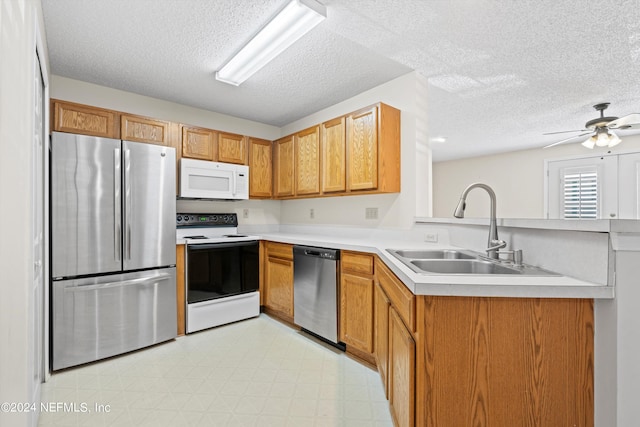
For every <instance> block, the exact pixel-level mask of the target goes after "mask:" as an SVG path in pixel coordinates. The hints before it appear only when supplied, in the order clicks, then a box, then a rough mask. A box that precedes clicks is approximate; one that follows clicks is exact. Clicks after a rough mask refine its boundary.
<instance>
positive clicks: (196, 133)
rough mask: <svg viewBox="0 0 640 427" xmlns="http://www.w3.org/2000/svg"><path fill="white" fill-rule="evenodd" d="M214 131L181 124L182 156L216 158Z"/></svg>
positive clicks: (205, 158) (203, 158)
mask: <svg viewBox="0 0 640 427" xmlns="http://www.w3.org/2000/svg"><path fill="white" fill-rule="evenodd" d="M215 136H216V134H215V132H214V131H212V130H211V129H203V128H198V127H193V126H185V125H183V126H182V157H188V158H190V159H200V160H211V161H213V160H215V159H216V157H217V156H216V144H215Z"/></svg>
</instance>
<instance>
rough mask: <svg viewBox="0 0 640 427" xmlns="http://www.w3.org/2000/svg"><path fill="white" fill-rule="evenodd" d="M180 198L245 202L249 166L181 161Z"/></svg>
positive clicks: (204, 161)
mask: <svg viewBox="0 0 640 427" xmlns="http://www.w3.org/2000/svg"><path fill="white" fill-rule="evenodd" d="M180 197H183V198H189V199H223V200H243V199H248V198H249V166H244V165H234V164H231V163H218V162H209V161H206V160H194V159H180Z"/></svg>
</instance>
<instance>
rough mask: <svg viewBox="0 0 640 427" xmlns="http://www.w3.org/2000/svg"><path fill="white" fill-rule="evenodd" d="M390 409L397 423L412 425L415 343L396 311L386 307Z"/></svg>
mask: <svg viewBox="0 0 640 427" xmlns="http://www.w3.org/2000/svg"><path fill="white" fill-rule="evenodd" d="M388 333H389V337H388V339H389V349H388V351H389V353H388V361H387V363H388V366H387V369H388V370H389V373H388V374H389V382H388V385H389V408H390V410H391V417H392V418H393V421H394V423H395V425H396V426H398V427H404V426H414V425H415V408H416V403H415V390H416V387H415V373H416V343H415V341H414V339H413V337H412V336H411V333H410V332H409V330H408V329H407V327H406V326H405V325H404V323H403V322H402V319H401V318H400V316H399V315H398V312H397V311H396V310H395V309H394V308H393V307H390V308H389V330H388Z"/></svg>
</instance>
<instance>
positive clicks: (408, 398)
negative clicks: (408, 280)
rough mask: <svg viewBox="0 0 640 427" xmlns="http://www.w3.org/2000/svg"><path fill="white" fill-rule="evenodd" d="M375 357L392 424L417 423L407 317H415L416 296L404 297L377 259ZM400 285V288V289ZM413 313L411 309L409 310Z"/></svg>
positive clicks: (413, 359)
mask: <svg viewBox="0 0 640 427" xmlns="http://www.w3.org/2000/svg"><path fill="white" fill-rule="evenodd" d="M375 268H376V286H375V301H374V312H375V360H376V366H377V368H378V371H379V372H380V376H381V377H382V382H383V384H384V387H385V393H386V395H387V398H388V399H389V409H390V412H391V417H392V418H393V422H394V424H395V426H396V427H413V426H417V425H418V424H416V422H415V416H416V403H415V402H416V338H415V337H414V333H413V331H412V330H413V327H412V328H408V327H407V326H406V322H407V320H409V322H411V321H412V320H413V319H415V315H412V314H411V313H412V310H411V308H412V307H415V300H416V296H414V295H411V298H409V299H407V298H406V296H405V294H404V290H407V291H408V289H406V287H405V286H404V285H403V284H402V282H400V280H399V279H398V278H397V277H396V276H395V275H394V274H393V273H392V272H391V271H390V270H389V268H388V267H387V266H386V265H384V263H382V262H381V261H380V260H379V259H378V260H376V267H375ZM400 286H401V287H402V289H401V288H400ZM413 313H415V311H413Z"/></svg>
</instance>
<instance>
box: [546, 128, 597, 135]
mask: <svg viewBox="0 0 640 427" xmlns="http://www.w3.org/2000/svg"><path fill="white" fill-rule="evenodd" d="M588 130H589V129H578V130H563V131H560V132H547V133H543V135H557V134H559V133H569V132H586V131H588Z"/></svg>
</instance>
